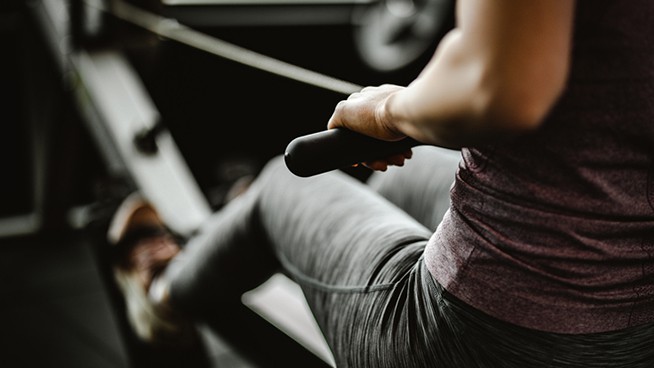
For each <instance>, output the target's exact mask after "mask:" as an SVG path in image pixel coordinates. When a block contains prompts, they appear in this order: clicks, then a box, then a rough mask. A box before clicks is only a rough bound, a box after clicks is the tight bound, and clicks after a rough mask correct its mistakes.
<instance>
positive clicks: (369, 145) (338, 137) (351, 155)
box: [284, 129, 421, 177]
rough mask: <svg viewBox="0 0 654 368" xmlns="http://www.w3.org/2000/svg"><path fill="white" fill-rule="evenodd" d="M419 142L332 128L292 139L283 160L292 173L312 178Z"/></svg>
mask: <svg viewBox="0 0 654 368" xmlns="http://www.w3.org/2000/svg"><path fill="white" fill-rule="evenodd" d="M420 144H421V143H420V142H418V141H416V140H413V139H411V138H405V139H403V140H401V141H395V142H388V141H382V140H379V139H375V138H371V137H368V136H366V135H363V134H360V133H355V132H353V131H351V130H347V129H330V130H325V131H322V132H318V133H313V134H309V135H305V136H301V137H298V138H295V139H294V140H292V141H291V143H289V144H288V146H287V147H286V152H285V153H284V161H285V162H286V167H288V169H289V170H290V171H291V172H292V173H293V174H295V175H297V176H301V177H309V176H313V175H317V174H321V173H324V172H327V171H331V170H335V169H340V168H345V167H349V166H352V165H354V164H358V163H360V162H366V161H373V160H378V159H383V158H386V157H389V156H392V155H394V154H398V153H402V152H404V151H406V150H408V149H409V148H411V147H414V146H417V145H420Z"/></svg>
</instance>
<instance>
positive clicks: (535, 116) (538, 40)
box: [112, 0, 654, 367]
mask: <svg viewBox="0 0 654 368" xmlns="http://www.w3.org/2000/svg"><path fill="white" fill-rule="evenodd" d="M652 17H654V5H653V4H652V3H651V2H650V1H647V0H633V1H629V2H624V1H623V2H621V1H617V0H577V1H573V0H557V1H552V0H531V1H520V0H461V1H459V2H458V4H457V24H456V27H455V29H454V30H453V31H451V32H450V33H449V34H448V35H447V36H446V37H445V38H444V39H443V40H442V42H441V43H440V45H439V47H438V48H437V51H436V53H435V55H434V57H433V59H432V60H431V62H430V63H429V64H428V65H427V66H426V67H425V69H424V71H423V72H422V73H421V74H420V75H419V76H418V77H417V79H416V80H415V81H414V82H413V83H411V84H410V85H409V86H408V87H400V86H391V85H385V86H381V87H374V88H366V89H364V90H362V91H361V92H360V93H355V94H353V95H352V96H350V97H349V98H348V99H347V100H346V101H343V102H341V103H339V104H338V106H337V107H336V109H335V112H334V115H333V116H332V117H331V119H330V120H329V123H328V127H329V128H347V129H351V130H354V131H358V132H361V133H363V134H366V135H370V136H373V137H376V138H379V139H384V140H397V139H401V138H404V137H406V136H409V137H412V138H414V139H416V140H419V141H421V142H424V143H426V144H429V145H434V146H440V147H447V148H460V149H461V153H462V160H461V162H460V164H458V157H457V158H453V157H452V155H451V154H449V153H448V152H444V151H442V150H439V149H437V148H434V147H425V148H420V149H416V150H415V152H414V153H415V154H414V157H413V158H412V159H411V160H409V161H407V162H406V165H405V166H404V167H402V168H393V169H392V170H389V171H388V172H387V173H383V174H381V173H377V174H375V175H373V177H372V178H371V180H370V183H369V185H367V186H366V185H361V184H360V183H358V182H357V181H355V180H352V179H351V178H349V177H347V176H346V175H343V174H341V173H328V174H325V175H320V176H318V177H314V178H311V179H300V178H295V177H293V176H292V175H291V174H289V173H288V172H287V171H286V170H285V168H284V167H283V165H282V164H281V161H279V160H273V162H271V163H270V164H269V165H268V166H267V167H266V168H265V169H264V171H263V172H262V174H261V175H260V176H259V178H258V179H257V180H256V181H255V183H254V184H253V185H252V187H251V188H250V189H249V190H248V191H247V192H246V193H245V194H243V195H242V196H240V197H238V198H237V199H236V200H234V201H233V202H231V203H230V204H229V205H227V206H226V208H224V209H223V210H221V211H220V212H219V213H217V214H216V215H215V216H214V218H212V220H211V221H210V223H208V224H207V226H206V227H204V228H203V229H202V231H201V232H200V234H199V235H198V236H197V237H195V238H193V239H191V240H190V241H189V242H188V244H187V245H186V246H185V247H184V250H182V251H181V252H179V247H178V246H177V245H176V244H175V243H174V241H173V240H172V239H171V238H166V237H165V236H161V235H158V234H160V231H159V230H161V229H163V224H161V223H160V221H159V220H158V217H157V216H156V213H155V212H154V210H153V209H152V207H149V205H147V203H144V202H139V201H130V202H128V204H126V205H125V206H124V207H123V209H122V210H121V211H120V212H119V214H120V215H119V216H117V218H116V221H115V222H114V226H113V229H114V231H112V234H113V236H112V239H113V240H114V241H116V242H118V244H119V245H121V246H122V248H123V249H125V250H127V252H125V254H126V255H125V257H124V258H125V259H124V262H123V263H122V265H121V266H120V267H119V270H120V272H119V273H120V274H121V275H122V276H121V277H122V278H123V280H124V284H125V285H132V286H133V285H138V289H139V290H141V291H142V292H143V293H145V291H146V290H147V293H148V296H147V297H146V298H144V299H143V303H145V305H147V306H148V308H150V311H151V312H152V313H151V314H154V315H157V316H158V317H159V318H162V319H164V320H166V319H168V320H169V321H168V322H171V321H173V322H171V323H172V324H173V325H175V322H174V321H175V319H174V318H173V317H170V316H171V315H174V314H173V313H174V312H181V313H183V314H184V315H186V316H192V317H194V318H202V316H203V315H204V314H205V313H210V309H211V308H210V306H211V305H212V303H216V302H219V301H216V300H215V295H221V296H222V297H224V296H225V295H230V294H233V296H234V297H237V296H238V295H240V293H242V292H243V291H245V290H248V289H250V288H252V287H254V286H256V285H257V284H258V283H260V282H261V281H262V280H265V278H266V277H268V276H270V275H271V273H272V272H275V271H276V270H277V269H278V267H279V266H281V267H282V269H283V270H284V271H285V272H286V273H287V274H289V275H290V276H291V277H293V278H294V280H295V281H297V282H298V284H299V285H300V286H301V287H302V289H303V291H304V294H305V296H306V298H307V301H308V303H309V305H310V307H311V309H312V312H313V314H314V316H315V317H316V320H317V321H318V324H319V325H320V327H321V330H322V332H323V334H324V335H325V337H326V339H327V342H328V344H329V346H330V348H331V349H332V352H333V354H334V357H335V360H336V363H337V366H339V367H427V366H433V367H500V366H501V367H582V366H583V367H594V366H602V367H651V366H652V364H654V338H653V337H654V259H653V257H652V255H654V207H653V203H654V152H653V151H652V148H651V147H652V146H653V144H654V127H653V122H654V67H653V66H652V65H653V63H654V56H653V55H654V26H653V24H654V22H651V19H652ZM409 156H410V153H408V152H407V153H405V154H402V155H397V156H394V157H389V158H388V159H386V160H380V161H376V162H368V163H366V165H367V166H369V167H371V168H373V169H375V170H380V171H385V170H386V169H387V167H388V166H389V165H397V166H402V165H403V164H404V162H405V159H406V158H408V157H409ZM457 165H458V169H457ZM455 171H456V176H455V175H454V174H455ZM453 180H454V184H453V186H452V188H451V193H449V196H448V193H447V192H448V189H449V188H450V184H452V181H453ZM371 189H373V190H371ZM379 194H381V196H380V195H379ZM450 200H451V203H450ZM448 207H449V208H448ZM445 209H448V210H447V211H446V213H445V214H444V215H443V212H444V210H445ZM441 218H442V221H441ZM148 227H149V228H154V229H158V230H156V231H154V232H145V234H146V235H143V234H144V232H143V231H141V232H140V235H138V234H139V232H134V231H132V230H133V229H145V228H148ZM125 234H137V236H135V235H132V236H127V237H126V236H125ZM121 239H122V240H123V241H121ZM125 239H127V240H129V241H126V240H125ZM169 262H170V263H169ZM144 295H145V294H144ZM128 297H129V299H130V300H135V299H133V296H129V295H128ZM141 310H143V308H141ZM169 317H170V318H169ZM139 323H141V324H142V325H141V327H139V328H140V331H141V332H142V334H141V335H142V336H143V338H144V339H150V340H153V343H154V342H155V341H156V340H157V338H158V337H160V336H162V335H165V334H162V333H161V329H157V326H161V324H159V323H157V322H156V319H153V318H150V319H147V318H146V319H142V320H141V321H140V322H139ZM181 325H183V324H181ZM164 330H165V328H164ZM153 331H154V332H153ZM170 331H173V333H172V334H173V335H174V331H177V329H176V328H174V327H172V328H171V329H170Z"/></svg>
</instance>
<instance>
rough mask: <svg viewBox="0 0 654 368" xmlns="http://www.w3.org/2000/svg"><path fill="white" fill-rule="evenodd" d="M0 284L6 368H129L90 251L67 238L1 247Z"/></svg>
mask: <svg viewBox="0 0 654 368" xmlns="http://www.w3.org/2000/svg"><path fill="white" fill-rule="evenodd" d="M0 280H2V284H3V286H2V290H3V291H2V304H1V305H2V307H0V308H1V309H0V310H1V311H2V315H1V316H0V323H1V325H2V328H1V329H0V342H1V344H0V350H2V352H1V353H0V366H2V367H69V368H75V367H85V368H87V367H97V368H103V367H107V368H117V367H128V366H129V362H128V358H127V355H126V349H125V346H124V343H123V341H121V337H120V333H119V329H118V324H117V321H116V318H115V316H114V312H113V310H112V309H111V304H110V303H109V299H108V295H107V292H106V290H105V288H104V286H103V282H102V281H101V277H100V274H99V271H98V267H97V265H96V263H95V261H94V257H93V254H92V252H91V249H89V248H88V247H87V246H85V245H84V244H82V243H81V242H79V241H73V240H72V239H70V238H68V237H64V236H49V237H47V238H41V237H26V238H14V239H10V240H6V239H5V240H0Z"/></svg>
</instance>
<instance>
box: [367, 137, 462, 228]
mask: <svg viewBox="0 0 654 368" xmlns="http://www.w3.org/2000/svg"><path fill="white" fill-rule="evenodd" d="M460 159H461V154H460V152H459V151H453V150H448V149H444V148H439V147H432V146H420V147H416V148H414V149H413V157H412V158H411V159H410V160H407V161H406V163H405V165H404V166H402V167H390V168H389V169H388V171H386V172H375V173H374V174H373V175H372V176H371V177H370V178H369V179H368V185H370V187H371V188H373V189H374V190H376V191H377V192H379V193H380V194H381V195H382V196H384V197H385V198H386V199H388V200H389V201H391V202H392V203H394V204H395V205H397V206H398V207H400V208H402V209H403V210H404V211H405V212H407V213H408V214H409V215H411V216H412V217H413V218H415V219H416V220H418V221H419V222H420V223H421V224H423V225H425V226H426V227H428V228H429V229H432V230H435V229H436V227H437V226H438V224H439V223H440V222H441V219H442V218H443V215H444V214H445V211H447V209H448V208H449V206H450V187H451V186H452V183H453V182H454V175H455V173H456V170H457V168H458V165H459V161H460Z"/></svg>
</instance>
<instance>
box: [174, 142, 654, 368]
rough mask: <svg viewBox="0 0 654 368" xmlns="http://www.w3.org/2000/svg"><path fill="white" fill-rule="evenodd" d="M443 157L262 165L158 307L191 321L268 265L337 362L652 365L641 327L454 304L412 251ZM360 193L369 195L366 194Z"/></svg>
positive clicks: (429, 229) (445, 191) (646, 332)
mask: <svg viewBox="0 0 654 368" xmlns="http://www.w3.org/2000/svg"><path fill="white" fill-rule="evenodd" d="M459 158H460V157H459V155H458V153H457V152H454V151H447V150H442V149H438V148H434V147H418V148H416V149H414V157H413V158H412V159H411V160H409V161H407V164H406V165H405V167H402V168H392V169H390V170H389V171H388V172H386V173H375V174H373V176H372V177H371V178H370V179H369V180H368V182H367V184H363V183H361V182H359V181H358V180H356V179H354V178H352V177H349V176H348V175H346V174H344V173H341V172H330V173H325V174H321V175H318V176H316V177H312V178H298V177H295V176H293V175H292V174H290V173H289V172H288V170H287V169H286V168H285V166H284V164H283V161H282V159H281V158H277V159H274V160H272V161H271V162H270V163H269V164H268V165H267V166H266V168H264V170H263V171H262V173H261V174H260V176H259V177H258V178H257V180H255V182H254V183H253V185H252V186H251V187H250V188H249V189H248V191H247V192H246V193H245V194H243V195H242V196H240V197H238V198H236V199H235V200H233V201H232V202H230V203H229V204H228V205H227V206H226V207H225V208H223V209H222V210H221V211H219V212H217V213H216V214H215V215H214V216H213V217H212V218H211V219H210V220H209V221H208V222H207V224H206V226H204V227H203V228H202V229H201V230H200V231H199V232H198V234H197V236H194V237H193V238H192V239H190V240H189V242H188V243H187V244H186V245H185V246H184V250H183V252H182V253H181V254H180V256H178V257H177V258H176V259H175V260H174V261H173V262H172V263H171V265H170V266H169V267H168V268H167V270H166V272H167V276H168V277H169V278H170V280H171V282H172V283H171V303H172V304H173V306H174V307H177V308H179V309H180V310H183V311H184V312H186V313H187V314H190V315H193V316H202V315H203V313H211V309H212V308H211V306H212V305H215V303H220V299H217V298H216V296H217V295H219V296H220V298H225V297H235V298H236V297H239V296H240V295H241V294H242V293H244V292H245V291H248V290H250V289H252V288H254V287H256V286H258V285H259V284H261V283H262V282H264V281H265V280H266V279H267V278H269V277H270V276H271V275H273V274H274V273H275V272H278V271H280V270H282V271H283V272H284V273H285V274H287V275H288V276H289V277H291V278H292V279H293V280H294V281H296V282H297V283H298V284H299V285H300V287H301V288H302V291H303V293H304V295H305V297H306V299H307V302H308V304H309V306H310V308H311V311H312V313H313V315H314V317H315V319H316V321H317V322H318V325H319V327H320V329H321V331H322V333H323V335H324V337H325V339H326V341H327V343H328V345H329V347H330V349H331V351H332V353H333V355H334V359H335V361H336V364H337V366H338V367H357V368H364V367H375V368H386V367H389V368H390V367H393V368H398V367H448V368H449V367H459V368H460V367H520V368H524V367H631V368H633V367H652V366H653V365H654V326H651V325H650V326H641V327H638V328H631V329H629V330H625V331H616V332H611V333H603V334H593V335H557V334H551V333H544V332H540V331H533V330H528V329H524V328H521V327H519V326H514V325H511V324H508V323H504V322H502V321H499V320H496V319H494V318H492V317H490V316H487V315H485V314H483V313H481V312H479V311H476V310H474V309H473V308H471V307H469V306H467V305H465V304H464V303H462V302H460V301H458V300H457V299H456V298H454V297H453V296H451V295H449V294H448V293H447V292H446V291H445V290H443V288H442V287H441V286H440V285H439V284H438V283H437V282H435V280H434V279H433V278H432V276H431V275H430V273H429V271H428V270H427V268H426V266H425V264H424V262H423V259H422V254H423V250H424V248H425V246H426V244H427V241H428V239H429V238H430V236H431V234H432V233H433V231H434V230H435V229H436V226H437V225H438V223H439V221H440V219H441V218H442V216H443V214H444V212H445V211H446V210H447V208H448V206H449V189H450V186H451V184H452V182H453V180H454V174H455V171H456V168H457V165H458V162H459ZM371 189H372V190H371Z"/></svg>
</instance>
